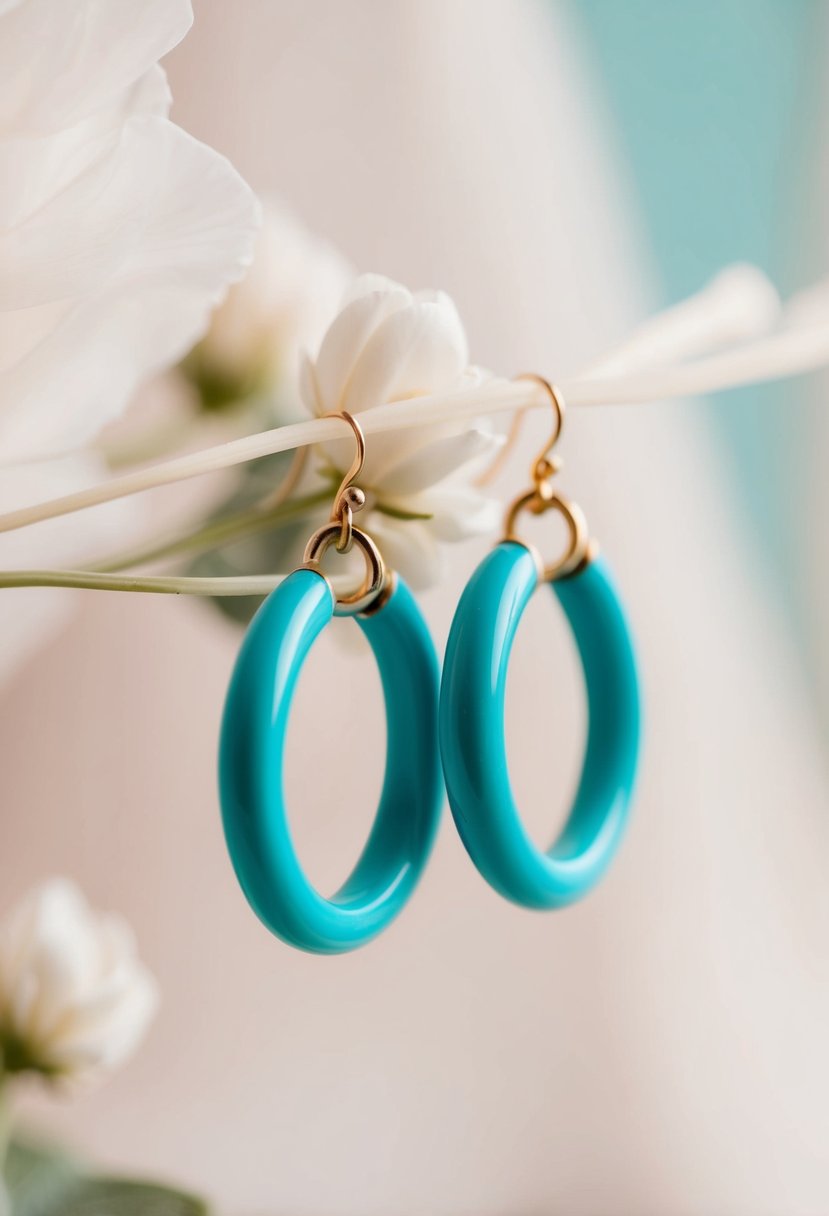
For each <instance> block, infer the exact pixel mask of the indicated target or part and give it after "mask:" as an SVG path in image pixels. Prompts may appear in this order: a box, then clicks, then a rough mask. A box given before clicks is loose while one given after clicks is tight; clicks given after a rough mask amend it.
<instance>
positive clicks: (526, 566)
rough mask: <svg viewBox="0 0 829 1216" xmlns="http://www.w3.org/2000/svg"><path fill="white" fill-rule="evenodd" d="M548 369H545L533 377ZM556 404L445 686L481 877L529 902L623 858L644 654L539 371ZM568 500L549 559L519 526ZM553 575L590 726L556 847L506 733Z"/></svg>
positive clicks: (457, 626) (449, 657)
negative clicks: (515, 651)
mask: <svg viewBox="0 0 829 1216" xmlns="http://www.w3.org/2000/svg"><path fill="white" fill-rule="evenodd" d="M533 378H535V379H540V378H538V377H533ZM540 382H541V383H542V385H543V386H544V387H545V388H546V389H547V390H548V391H549V393H550V397H551V400H552V403H553V406H554V409H555V411H556V427H555V432H554V434H553V438H552V441H551V442H550V444H549V445H548V446H547V447H546V448H545V449H544V451H543V452H542V454H541V456H539V458H538V459H537V460H536V462H535V465H534V467H533V481H534V487H533V489H532V490H531V491H530V492H529V493H527V494H524V495H522V496H521V497H520V498H518V499H517V500H516V501H515V503H513V505H512V507H511V508H510V511H509V513H508V515H507V521H506V529H505V532H506V536H505V539H504V541H503V542H502V543H500V544H499V545H497V546H496V548H495V549H494V551H493V552H492V553H491V554H490V555H489V556H488V557H487V558H485V559H484V561H483V562H482V563H481V565H480V566H479V567H478V569H477V570H476V571H475V573H474V574H473V576H472V579H471V580H470V582H469V584H468V585H467V587H466V589H465V591H464V593H463V595H462V597H461V600H460V603H459V605H458V608H457V611H456V613H455V618H454V620H453V622H452V627H451V630H450V634H449V641H448V645H447V649H446V657H445V659H444V666H443V679H442V685H441V697H440V747H441V756H442V760H443V770H444V777H445V780H446V789H447V792H448V795H449V805H450V807H451V810H452V814H453V817H454V820H455V823H456V825H457V828H458V831H459V833H460V836H461V839H462V840H463V843H464V845H465V846H466V849H467V852H468V853H469V855H470V857H471V858H472V860H473V862H474V863H475V865H476V866H477V867H478V869H479V871H480V872H481V874H482V875H483V877H484V878H485V879H486V880H487V881H488V882H489V883H490V884H491V886H493V887H494V888H495V889H496V890H497V891H499V892H500V893H501V894H502V895H503V896H505V897H506V898H507V899H510V900H512V901H513V902H515V903H517V904H521V905H522V906H524V907H528V908H537V909H551V908H559V907H562V906H564V905H566V904H569V903H571V902H573V901H574V900H576V899H579V898H580V897H581V896H583V895H585V894H586V893H587V892H588V891H589V890H590V889H591V888H592V887H593V886H594V885H595V884H596V882H598V880H599V879H600V878H601V876H602V874H603V873H604V871H605V870H606V869H607V867H608V865H609V864H610V862H611V861H612V859H613V856H614V854H615V852H616V849H617V847H618V845H619V842H620V839H621V837H622V834H623V831H624V828H625V825H626V822H627V818H628V811H629V808H630V801H631V796H632V791H633V785H634V780H635V775H636V767H637V758H638V751H639V732H640V704H639V684H638V678H637V672H636V661H635V657H634V652H633V645H632V642H631V638H630V633H629V630H628V626H627V623H626V620H625V616H624V612H623V610H622V607H621V605H620V603H619V600H618V597H617V595H616V592H615V589H614V586H613V582H612V579H611V577H610V574H609V572H608V570H607V567H606V565H605V563H604V561H603V560H602V559H601V558H600V557H599V556H598V554H597V549H596V546H595V544H594V543H593V542H591V541H590V540H589V538H588V533H587V525H586V522H585V520H584V516H583V515H582V513H581V511H580V510H579V508H578V507H577V506H576V505H575V504H574V503H571V502H569V501H568V500H567V499H565V498H563V497H562V496H561V495H559V494H557V493H556V492H555V491H554V490H553V488H552V486H551V479H552V477H553V475H554V474H555V473H556V472H558V470H559V468H560V467H561V464H560V461H558V460H557V459H555V458H552V459H551V457H550V451H551V449H552V447H553V445H554V444H555V442H556V441H557V439H558V437H559V434H560V432H561V425H562V420H563V414H564V404H563V401H562V399H561V397H560V395H559V393H558V392H557V390H556V389H555V388H554V387H553V386H552V385H550V384H548V383H547V381H544V380H541V381H540ZM524 510H529V511H530V512H532V513H533V514H536V515H541V514H544V513H545V512H546V511H549V510H556V511H558V512H559V513H560V514H561V515H562V516H563V518H564V520H565V522H566V524H567V527H568V530H569V534H570V544H569V546H568V550H567V553H566V555H565V557H564V558H563V559H562V560H561V561H559V562H558V563H556V564H555V565H554V566H548V567H546V568H544V567H543V566H542V564H541V561H540V559H539V558H538V555H537V554H536V553H535V551H534V550H533V549H532V548H531V547H530V546H528V545H526V544H525V543H524V542H522V541H520V540H519V539H518V537H517V535H516V531H515V524H516V521H517V519H518V516H519V515H520V514H521V512H522V511H524ZM541 582H547V583H550V584H551V586H552V589H553V591H554V593H555V596H556V598H557V600H558V602H559V604H560V605H561V607H562V608H563V610H564V614H565V616H566V618H567V620H568V622H569V624H570V628H571V630H572V633H573V637H574V639H575V642H576V645H577V648H578V650H579V654H580V657H581V662H582V667H583V670H584V677H585V683H586V687H587V698H588V713H589V725H588V736H587V747H586V752H585V759H584V764H583V768H582V775H581V780H580V782H579V786H578V790H577V793H576V796H575V800H574V802H573V805H572V808H571V810H570V814H569V817H568V819H567V822H566V824H565V826H564V829H563V830H562V832H561V834H560V835H559V837H558V839H557V840H556V842H555V843H554V844H553V846H552V847H551V848H550V850H549V851H548V852H546V853H545V852H543V851H542V850H541V849H539V848H537V847H536V845H535V844H534V843H533V841H532V840H531V839H530V837H529V836H528V834H527V832H526V830H525V828H524V826H523V824H522V822H521V816H520V812H519V810H518V808H517V806H516V805H515V801H514V799H513V796H512V791H511V788H510V782H509V775H508V771H507V757H506V745H505V741H504V695H505V688H506V677H507V668H508V664H509V658H510V652H511V649H512V644H513V641H514V638H515V634H516V630H517V628H518V624H519V621H520V620H521V616H522V614H523V612H524V609H525V608H526V606H527V604H528V602H529V600H530V597H531V596H532V594H533V592H534V590H535V588H536V587H537V586H538V585H539V583H541Z"/></svg>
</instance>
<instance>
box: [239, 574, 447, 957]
mask: <svg viewBox="0 0 829 1216" xmlns="http://www.w3.org/2000/svg"><path fill="white" fill-rule="evenodd" d="M333 612H334V599H333V596H332V593H331V589H330V587H329V585H328V583H327V582H326V580H325V579H324V578H323V577H322V576H321V575H320V574H318V573H316V572H315V571H312V570H297V571H295V572H294V573H293V574H291V575H289V577H288V578H286V579H285V581H284V582H283V583H280V585H279V586H278V587H277V588H276V590H275V591H273V592H272V593H271V595H270V596H269V597H268V599H267V600H266V601H265V603H264V604H263V605H262V607H261V608H260V609H259V611H258V613H257V614H256V616H255V617H254V619H253V622H252V623H251V626H250V628H249V629H248V632H247V635H246V636H245V640H244V642H243V644H242V649H241V652H240V654H239V658H238V660H237V662H236V667H235V669H234V672H233V677H232V679H231V683H230V688H229V689H228V694H227V701H226V704H225V711H224V719H223V722H222V733H221V744H220V749H219V788H220V795H221V804H222V818H223V822H224V830H225V836H226V839H227V845H228V849H229V850H230V856H231V859H232V861H233V865H234V868H235V870H236V874H237V877H238V879H239V882H240V883H241V886H242V889H243V890H244V892H245V895H246V896H247V898H248V901H249V903H250V905H251V907H252V908H253V910H254V912H255V913H256V915H257V916H258V917H259V919H260V920H261V921H263V922H264V924H265V925H267V927H268V928H269V929H270V930H271V931H272V932H273V933H275V934H277V936H278V937H281V938H283V940H285V941H287V942H289V943H290V944H291V945H293V946H297V947H299V948H300V949H302V950H309V951H312V952H314V953H317V954H338V953H341V952H344V951H346V950H353V949H355V948H356V947H358V946H362V945H365V943H366V942H368V941H370V940H371V939H372V938H373V937H375V936H376V935H377V934H378V933H380V931H381V930H382V929H385V928H386V926H387V925H388V924H389V923H390V922H391V921H392V920H393V919H394V917H395V916H396V915H397V914H398V912H400V910H401V909H402V907H403V905H404V904H405V903H406V901H407V900H408V898H409V896H410V895H411V893H412V891H413V890H414V887H415V884H416V883H417V880H418V878H419V877H420V874H421V871H422V870H423V866H424V864H425V862H426V860H427V858H428V856H429V852H430V850H431V847H432V843H433V840H434V837H435V831H436V828H437V824H438V819H439V816H440V810H441V805H442V803H443V779H442V774H441V768H440V756H439V752H438V743H437V713H438V689H439V671H438V661H437V657H436V655H435V650H434V646H433V645H432V640H431V637H430V636H429V632H428V629H427V628H426V625H425V623H424V621H423V617H422V616H421V615H420V612H419V610H418V608H417V605H416V604H415V601H414V599H413V597H412V595H411V593H410V592H409V590H408V588H407V587H406V586H405V584H403V583H402V582H400V581H398V583H397V586H396V588H395V589H394V591H393V592H392V593H391V595H390V597H389V598H388V599H387V600H386V602H385V603H384V604H383V606H382V607H380V608H378V609H377V610H376V611H375V612H373V613H371V614H370V615H367V616H358V617H356V618H355V619H356V620H357V623H358V624H359V626H360V628H361V629H362V631H363V633H364V634H365V636H366V637H367V638H368V641H369V643H370V644H371V648H372V650H373V651H374V655H375V658H376V661H377V665H378V668H379V671H380V677H381V681H382V684H383V694H384V698H385V704H386V716H387V722H388V727H387V752H386V772H385V779H384V783H383V791H382V794H381V797H380V803H379V807H378V810H377V816H376V818H375V821H374V825H373V827H372V829H371V833H370V835H369V838H368V841H367V843H366V846H365V848H364V850H363V853H362V855H361V856H360V859H359V861H358V862H357V865H356V867H355V869H354V871H353V873H352V874H351V876H350V878H348V880H347V881H346V882H345V884H344V885H343V887H342V888H341V889H340V890H339V891H338V892H337V894H336V895H334V896H333V897H332V898H330V899H326V898H324V897H323V896H322V895H320V894H319V893H318V892H317V891H316V889H315V888H314V887H313V886H312V885H311V883H310V882H309V881H308V879H307V878H306V876H305V874H304V872H303V870H302V867H301V865H300V862H299V860H298V858H297V854H296V851H295V849H294V845H293V841H292V839H291V831H290V827H289V824H288V817H287V812H286V809H285V799H284V794H283V781H282V767H283V755H284V750H285V732H286V728H287V725H288V714H289V713H290V708H291V700H292V697H293V693H294V689H295V687H296V682H297V678H298V676H299V673H300V670H301V668H302V664H303V662H304V660H305V658H306V656H307V654H308V652H309V650H310V649H311V646H312V645H313V643H314V641H315V639H316V638H317V637H318V636H319V634H320V633H321V632H322V630H323V629H324V628H325V626H326V625H327V624H328V623H329V621H330V620H331V617H332V615H333ZM341 695H342V700H343V710H344V712H347V707H348V698H347V693H344V694H341Z"/></svg>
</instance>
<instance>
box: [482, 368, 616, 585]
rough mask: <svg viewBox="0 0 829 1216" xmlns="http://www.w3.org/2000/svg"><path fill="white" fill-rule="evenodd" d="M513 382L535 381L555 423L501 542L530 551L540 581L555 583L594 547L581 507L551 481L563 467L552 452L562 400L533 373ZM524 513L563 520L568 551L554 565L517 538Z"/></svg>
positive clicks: (510, 514)
mask: <svg viewBox="0 0 829 1216" xmlns="http://www.w3.org/2000/svg"><path fill="white" fill-rule="evenodd" d="M515 378H516V380H535V381H536V382H537V383H538V384H540V385H541V387H542V388H543V389H545V390H546V392H547V393H548V395H549V397H550V402H551V403H552V406H553V414H554V421H553V433H552V436H551V438H550V439H549V440H548V441H547V443H546V444H545V445H544V447H543V448H542V449H541V451H540V452H539V454H538V456H537V457H536V458H535V460H534V462H533V465H532V468H531V471H530V476H531V479H532V483H533V488H532V489H531V490H528V491H527V492H526V493H524V494H520V495H519V496H518V498H516V499H515V501H514V502H513V503H512V504H511V505H510V508H509V510H508V511H507V515H506V519H505V520H504V540H510V541H514V542H515V543H517V544H519V545H524V546H525V547H526V548H527V549H529V550H530V552H531V553H532V554H533V556H534V557H535V559H536V564H537V566H538V570H539V577H540V578H542V579H544V581H546V582H552V581H553V580H554V579H557V578H565V577H566V576H567V575H568V574H574V573H575V571H576V570H579V569H580V568H581V567H582V566H584V565H585V564H586V563H587V562H589V561H590V560H591V558H592V555H593V552H594V549H595V547H594V546H593V544H592V542H591V540H590V534H589V532H588V529H587V520H586V519H585V517H584V512H583V511H582V510H581V507H579V506H578V505H577V504H576V503H574V502H571V501H570V499H569V498H564V497H563V495H561V494H559V493H558V492H557V491H556V490H555V489H554V488H553V478H554V477H555V476H556V474H557V473H558V472H560V470H561V468H562V463H563V462H562V460H561V458H560V457H559V456H554V455H553V449H554V448H555V446H556V444H557V443H558V441H559V438H560V437H561V431H562V428H563V426H564V413H565V405H564V398H563V397H562V395H561V392H560V391H559V390H558V388H556V386H555V385H554V384H551V383H550V381H549V380H545V379H544V377H543V376H538V375H536V374H535V372H525V373H523V374H522V375H520V376H516V377H515ZM524 511H529V512H530V514H531V515H544V514H546V512H547V511H557V512H558V513H559V514H560V515H561V516H562V518H563V519H564V522H565V524H566V525H567V532H568V538H569V539H568V544H567V549H566V550H565V552H564V554H563V556H562V557H560V558H559V559H558V560H557V561H555V562H551V563H548V564H545V563H544V562H543V561H542V559H541V557H540V556H539V555H538V553H537V552H536V550H535V548H534V546H532V545H530V544H527V542H526V541H524V540H522V539H521V537H520V536H519V535H518V532H517V528H516V524H517V521H518V518H519V516H520V515H521V514H522V513H523V512H524Z"/></svg>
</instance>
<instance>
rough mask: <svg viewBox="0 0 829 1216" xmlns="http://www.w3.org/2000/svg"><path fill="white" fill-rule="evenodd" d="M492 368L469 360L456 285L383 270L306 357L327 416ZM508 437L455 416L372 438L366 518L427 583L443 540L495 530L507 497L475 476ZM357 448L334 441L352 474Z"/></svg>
mask: <svg viewBox="0 0 829 1216" xmlns="http://www.w3.org/2000/svg"><path fill="white" fill-rule="evenodd" d="M487 374H488V373H485V372H483V371H482V370H481V369H480V368H476V367H470V366H469V352H468V347H467V342H466V334H465V332H464V329H463V325H462V323H461V319H460V317H459V315H458V311H457V309H456V308H455V305H454V303H453V302H452V300H451V299H450V298H449V296H447V295H446V294H445V293H444V292H439V291H437V292H436V291H419V292H414V293H413V292H410V291H408V290H407V289H406V288H405V287H401V286H400V284H398V283H393V282H392V281H391V280H390V279H385V278H382V277H381V276H380V275H363V276H362V277H361V278H359V279H357V281H356V282H355V283H354V285H353V286H352V288H351V290H350V291H349V293H348V294H347V296H346V298H345V301H344V302H343V304H342V307H341V309H340V311H339V313H338V314H337V316H336V317H335V318H334V320H333V321H332V323H331V325H330V326H329V328H328V331H327V332H326V334H325V337H324V338H323V340H322V344H321V346H320V349H319V353H318V355H317V357H316V359H315V360H310V359H306V361H305V364H304V367H303V377H302V393H303V398H304V400H305V403H306V405H307V406H308V408H309V409H311V410H312V411H313V412H314V413H315V414H317V415H322V414H328V413H334V412H337V411H339V410H347V411H348V412H349V413H351V414H359V412H360V411H361V410H363V409H369V408H371V407H372V406H376V405H381V404H384V403H386V402H393V401H405V400H411V399H412V398H413V397H419V396H426V395H428V394H430V393H436V392H442V391H447V390H450V391H451V390H452V389H455V388H457V389H463V388H469V387H471V386H472V385H473V384H475V383H477V382H478V381H480V380H482V379H484V378H485V376H486V375H487ZM501 442H502V440H501V439H500V438H499V437H498V436H496V435H494V434H493V432H492V430H491V429H490V427H489V424H488V423H486V422H478V423H474V422H473V423H470V422H469V421H468V420H465V419H458V420H453V419H452V418H451V416H450V417H447V418H446V419H445V420H444V421H443V422H441V423H440V424H437V425H435V424H430V425H426V426H423V427H413V428H408V429H406V430H401V431H390V432H388V433H386V434H383V435H371V436H369V437H368V439H367V442H366V463H365V467H364V470H363V472H362V474H361V476H360V478H359V484H360V486H361V487H362V488H363V489H364V490H365V491H366V493H367V495H368V503H367V507H366V511H365V514H364V515H361V516H360V519H359V523H360V527H365V528H366V529H367V530H368V531H369V532H370V533H371V535H372V536H373V537H374V538H375V539H376V540H377V542H378V544H379V545H380V547H381V549H382V551H383V554H384V556H385V558H386V559H387V561H388V563H389V564H390V565H391V566H393V567H394V568H395V569H397V570H400V572H401V573H402V574H403V575H404V577H406V578H407V579H408V581H409V582H410V583H411V584H412V585H413V586H415V587H426V586H429V585H431V584H432V583H434V582H436V581H437V580H438V578H439V577H440V574H441V570H442V553H441V549H440V542H453V541H459V540H464V539H466V538H467V537H470V536H474V535H479V534H481V533H486V532H490V531H492V530H493V529H494V528H495V527H496V526H497V522H498V519H499V516H500V506H499V504H498V503H497V502H495V501H493V500H492V499H490V498H488V497H486V496H485V495H483V494H481V493H480V492H479V491H478V490H476V489H475V488H474V485H473V478H474V476H475V475H476V474H477V473H478V472H479V471H480V469H481V468H482V467H483V466H484V465H485V464H486V462H487V460H489V459H491V457H492V454H493V453H494V451H495V450H496V449H497V447H498V446H499V444H500V443H501ZM352 455H353V445H352V444H350V442H349V441H348V440H344V441H343V442H342V443H336V444H331V445H329V446H328V447H327V448H326V458H327V460H328V461H330V463H331V465H333V467H334V468H335V469H336V470H338V471H340V472H342V471H343V470H344V469H346V468H347V467H348V465H349V464H350V462H351V457H352Z"/></svg>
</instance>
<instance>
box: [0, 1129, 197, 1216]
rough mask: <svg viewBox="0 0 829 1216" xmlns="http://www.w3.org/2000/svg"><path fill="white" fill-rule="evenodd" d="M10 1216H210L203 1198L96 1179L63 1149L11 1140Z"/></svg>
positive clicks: (150, 1185) (6, 1174) (8, 1167)
mask: <svg viewBox="0 0 829 1216" xmlns="http://www.w3.org/2000/svg"><path fill="white" fill-rule="evenodd" d="M4 1177H5V1183H6V1187H7V1189H8V1193H9V1198H10V1201H11V1212H12V1216H208V1212H209V1209H208V1207H207V1205H206V1204H205V1203H204V1201H203V1200H201V1199H198V1198H196V1197H195V1196H193V1195H187V1194H183V1193H182V1192H180V1191H176V1190H172V1189H170V1188H169V1187H166V1186H162V1185H160V1184H158V1183H152V1182H140V1181H135V1180H133V1179H129V1178H112V1177H95V1176H93V1175H90V1174H87V1173H85V1172H84V1171H83V1170H82V1169H81V1168H80V1167H79V1166H78V1165H77V1163H76V1162H74V1161H72V1159H71V1158H70V1157H68V1156H66V1154H64V1153H62V1152H60V1151H59V1150H54V1149H51V1148H45V1147H43V1146H40V1145H34V1144H30V1143H24V1142H21V1141H13V1142H12V1143H11V1144H10V1146H9V1151H8V1155H7V1157H6V1165H5V1171H4Z"/></svg>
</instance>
